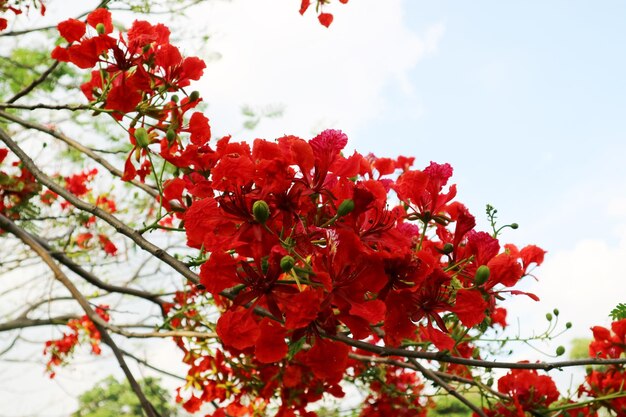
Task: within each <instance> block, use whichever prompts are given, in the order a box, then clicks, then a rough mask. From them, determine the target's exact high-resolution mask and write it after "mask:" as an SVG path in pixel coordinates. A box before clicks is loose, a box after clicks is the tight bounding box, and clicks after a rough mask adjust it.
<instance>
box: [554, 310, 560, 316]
mask: <svg viewBox="0 0 626 417" xmlns="http://www.w3.org/2000/svg"><path fill="white" fill-rule="evenodd" d="M552 313H554V315H555V316H558V315H559V313H560V311H559V309H558V308H555V309H554V310H552Z"/></svg>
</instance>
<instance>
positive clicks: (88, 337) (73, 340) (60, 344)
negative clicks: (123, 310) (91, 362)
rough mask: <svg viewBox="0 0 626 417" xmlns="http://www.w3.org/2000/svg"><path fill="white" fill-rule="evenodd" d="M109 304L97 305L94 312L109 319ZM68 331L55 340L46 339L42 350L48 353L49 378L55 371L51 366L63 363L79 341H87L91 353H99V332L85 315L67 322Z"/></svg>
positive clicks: (47, 368)
mask: <svg viewBox="0 0 626 417" xmlns="http://www.w3.org/2000/svg"><path fill="white" fill-rule="evenodd" d="M108 310H109V306H107V305H99V306H98V307H96V309H95V312H96V314H98V316H100V317H101V318H102V319H103V320H104V321H107V322H108V321H109V319H110V317H109V313H108ZM67 327H69V329H70V332H69V333H63V337H61V338H60V339H56V340H48V341H47V342H46V345H45V348H44V350H43V354H44V355H50V359H49V360H48V362H47V364H46V371H47V372H48V373H49V376H50V378H54V377H55V375H56V373H55V372H54V370H53V368H54V367H57V366H61V365H64V364H65V363H66V362H67V359H68V358H69V357H70V356H71V355H72V354H73V353H74V349H75V348H76V346H78V345H79V344H80V343H81V341H87V342H88V343H89V344H90V345H91V353H92V354H94V355H99V354H100V353H101V349H100V332H99V331H98V330H97V329H96V326H95V325H94V324H93V322H92V321H91V320H90V319H89V317H87V316H86V315H84V316H82V317H81V318H80V319H72V320H69V321H68V322H67Z"/></svg>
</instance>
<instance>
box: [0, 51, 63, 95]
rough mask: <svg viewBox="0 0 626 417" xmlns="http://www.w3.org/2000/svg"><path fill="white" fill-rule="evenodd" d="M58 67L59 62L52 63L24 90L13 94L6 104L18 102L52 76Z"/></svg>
mask: <svg viewBox="0 0 626 417" xmlns="http://www.w3.org/2000/svg"><path fill="white" fill-rule="evenodd" d="M58 66H59V61H54V62H53V63H52V65H50V66H49V67H48V68H47V69H46V70H45V71H44V72H43V73H41V75H40V76H39V77H37V79H35V80H33V82H32V83H30V84H29V85H27V86H26V87H25V88H24V89H22V90H21V91H19V92H18V93H17V94H15V95H14V96H13V97H11V98H10V99H9V100H8V101H7V103H14V102H16V101H17V100H19V99H20V98H22V97H24V96H25V95H27V94H28V93H30V92H31V91H33V90H34V89H35V88H36V87H37V86H38V85H39V84H41V83H42V82H44V81H45V80H46V78H48V76H50V74H52V72H53V71H54V70H55V69H56V67H58Z"/></svg>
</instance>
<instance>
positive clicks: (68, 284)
mask: <svg viewBox="0 0 626 417" xmlns="http://www.w3.org/2000/svg"><path fill="white" fill-rule="evenodd" d="M0 227H2V229H4V230H6V231H8V232H9V233H11V234H13V235H14V236H15V237H17V238H18V239H20V240H21V241H22V242H24V244H26V245H27V246H29V247H30V248H31V249H32V250H33V251H34V252H35V253H36V254H37V255H38V256H39V257H40V258H41V259H42V260H43V261H44V262H45V263H46V265H48V267H49V268H50V270H51V271H52V273H53V274H54V277H55V279H56V280H57V281H59V282H60V283H61V284H63V286H64V287H65V288H67V290H68V291H69V292H70V294H72V297H74V299H75V300H76V301H77V302H78V304H79V305H80V306H81V307H82V309H83V311H84V312H85V314H87V317H89V319H90V320H91V321H92V322H93V324H94V325H95V326H96V329H97V330H98V331H99V332H100V335H101V337H102V341H103V342H104V343H105V344H106V345H107V346H109V347H110V348H111V350H112V351H113V355H114V356H115V358H116V359H117V362H118V363H119V365H120V367H121V368H122V371H124V374H125V375H126V378H127V379H128V382H129V383H130V385H131V387H132V388H133V391H134V392H135V394H136V395H137V398H138V399H139V402H140V403H141V406H142V408H143V410H144V411H145V412H146V414H147V415H148V417H160V415H159V413H158V412H157V411H156V410H155V409H154V406H153V405H152V404H151V403H150V401H149V400H148V399H147V398H146V396H145V395H144V393H143V391H142V390H141V387H140V386H139V384H138V383H137V380H136V379H135V377H134V376H133V374H132V372H131V371H130V369H129V368H128V365H127V364H126V361H125V359H124V355H123V354H122V352H121V351H120V349H119V348H118V347H117V345H116V344H115V342H114V341H113V339H112V338H111V336H110V335H109V332H108V331H107V323H106V322H105V321H104V320H103V319H102V318H101V317H100V316H99V315H98V314H96V312H95V311H94V310H93V309H92V308H91V305H90V304H89V301H87V299H86V298H85V297H84V296H83V295H82V293H81V292H80V291H79V290H78V289H77V288H76V286H74V284H73V283H72V281H70V279H69V278H68V277H67V276H66V275H65V274H64V273H63V271H62V270H61V268H59V266H58V265H57V264H56V263H55V261H54V259H53V258H52V257H51V256H50V254H49V253H48V251H47V250H46V249H45V248H43V247H42V246H41V245H39V243H38V242H37V241H36V240H34V239H32V238H31V236H30V235H29V234H28V233H25V232H24V231H23V230H22V229H21V228H20V227H18V226H17V225H16V224H15V223H13V222H12V221H11V220H9V219H8V218H7V217H5V216H4V215H3V214H0Z"/></svg>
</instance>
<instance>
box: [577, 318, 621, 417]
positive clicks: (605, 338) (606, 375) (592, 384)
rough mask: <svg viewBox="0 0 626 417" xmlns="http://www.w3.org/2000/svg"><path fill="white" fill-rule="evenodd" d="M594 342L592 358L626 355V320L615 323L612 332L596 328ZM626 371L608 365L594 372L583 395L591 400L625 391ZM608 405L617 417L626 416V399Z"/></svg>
mask: <svg viewBox="0 0 626 417" xmlns="http://www.w3.org/2000/svg"><path fill="white" fill-rule="evenodd" d="M591 330H592V331H593V337H594V340H593V341H592V342H591V343H590V344H589V356H590V357H599V358H611V359H617V358H620V357H623V356H624V353H625V352H626V319H622V320H618V321H615V322H613V323H612V324H611V330H609V329H607V328H605V327H601V326H594V327H593V328H592V329H591ZM625 381H626V371H624V368H623V367H619V366H609V367H606V368H604V369H592V370H590V371H589V372H588V373H587V377H586V378H585V383H584V384H583V385H582V386H581V387H580V388H579V390H578V391H579V393H580V394H586V395H588V396H591V397H596V398H597V397H603V396H611V395H614V394H619V393H621V392H624V386H625V384H626V382H625ZM605 405H606V407H607V408H608V409H610V410H612V411H614V412H615V413H616V415H620V416H621V415H626V397H621V398H615V399H607V400H605Z"/></svg>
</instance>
